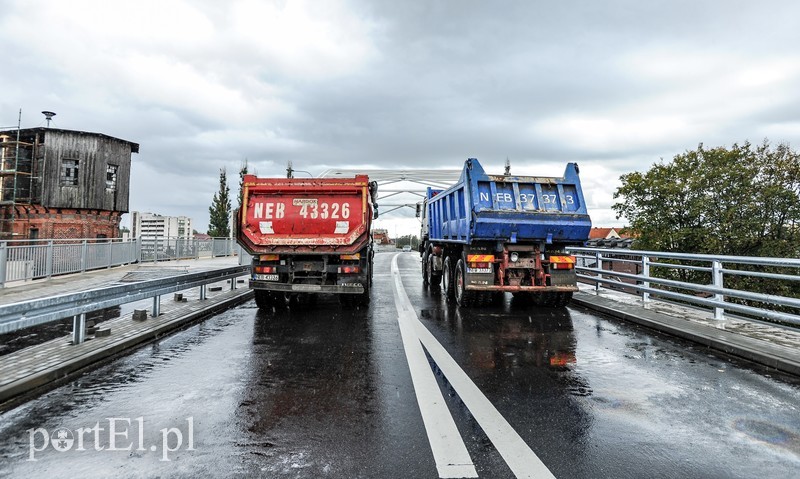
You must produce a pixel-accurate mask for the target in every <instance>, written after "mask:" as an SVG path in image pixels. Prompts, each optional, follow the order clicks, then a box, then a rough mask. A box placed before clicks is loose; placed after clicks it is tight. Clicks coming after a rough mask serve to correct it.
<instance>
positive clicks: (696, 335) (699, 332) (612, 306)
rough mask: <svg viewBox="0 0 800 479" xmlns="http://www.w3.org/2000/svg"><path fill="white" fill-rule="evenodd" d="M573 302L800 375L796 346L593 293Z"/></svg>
mask: <svg viewBox="0 0 800 479" xmlns="http://www.w3.org/2000/svg"><path fill="white" fill-rule="evenodd" d="M572 302H573V303H574V304H578V305H580V306H583V307H585V308H587V309H591V310H594V311H597V312H600V313H603V314H606V315H608V316H612V317H615V318H618V319H624V320H626V321H631V322H633V323H636V324H640V325H642V326H646V327H648V328H651V329H655V330H657V331H661V332H664V333H667V334H670V335H672V336H677V337H679V338H682V339H687V340H689V341H693V342H696V343H699V344H702V345H704V346H708V347H709V348H712V349H715V350H717V351H721V352H723V353H726V354H730V355H732V356H736V357H739V358H742V359H746V360H748V361H752V362H754V363H758V364H760V365H762V366H767V367H769V368H773V369H776V370H778V371H781V372H784V373H789V374H792V375H795V376H800V352H797V351H795V350H794V349H792V348H788V347H785V346H780V345H777V344H773V343H771V342H769V341H765V340H760V339H754V338H750V337H747V336H742V335H741V334H736V333H732V332H730V331H725V330H722V329H714V328H710V327H708V326H705V325H702V324H698V323H694V322H691V321H689V320H686V319H682V318H678V317H674V316H669V315H666V314H662V313H657V312H654V311H651V310H648V309H644V308H642V307H640V306H637V307H635V308H631V309H635V311H629V310H626V307H625V306H626V305H622V304H619V303H618V302H616V301H614V300H611V299H607V298H602V297H597V296H595V295H593V294H589V293H575V294H574V295H573V297H572Z"/></svg>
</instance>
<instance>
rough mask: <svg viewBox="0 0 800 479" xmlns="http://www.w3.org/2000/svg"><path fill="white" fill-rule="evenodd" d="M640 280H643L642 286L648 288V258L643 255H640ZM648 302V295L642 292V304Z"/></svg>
mask: <svg viewBox="0 0 800 479" xmlns="http://www.w3.org/2000/svg"><path fill="white" fill-rule="evenodd" d="M642 278H644V281H642V286H644V287H645V288H649V287H650V281H647V280H648V279H650V258H649V257H647V256H645V255H642ZM648 301H650V293H649V292H647V291H642V303H647V302H648Z"/></svg>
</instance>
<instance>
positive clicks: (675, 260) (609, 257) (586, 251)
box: [568, 248, 800, 326]
mask: <svg viewBox="0 0 800 479" xmlns="http://www.w3.org/2000/svg"><path fill="white" fill-rule="evenodd" d="M568 251H569V252H570V253H571V254H573V255H575V256H576V259H577V264H576V270H577V272H578V278H579V279H580V280H582V281H583V282H587V283H590V284H594V285H595V288H596V290H597V291H599V290H600V288H601V287H605V288H612V289H615V290H619V291H624V292H629V293H633V294H638V295H639V296H640V297H641V299H642V303H643V304H645V303H647V302H649V301H650V300H651V298H652V297H659V298H663V299H667V300H672V301H678V302H682V303H689V304H692V305H695V306H701V307H705V308H709V309H710V310H711V311H713V313H714V318H715V319H718V320H724V319H725V313H726V312H735V313H738V314H739V315H742V316H744V317H746V318H751V319H763V320H769V321H773V322H781V323H789V324H792V325H795V326H800V314H798V312H800V299H798V298H797V297H794V296H795V294H794V292H795V291H798V292H800V283H798V281H800V259H796V258H761V257H746V256H722V255H702V254H683V253H665V252H658V251H637V250H627V249H597V248H568ZM752 281H759V282H760V283H761V286H762V287H763V286H765V284H766V283H765V282H767V281H768V282H770V287H772V288H774V290H781V291H784V292H789V293H790V295H785V294H783V295H780V294H769V293H765V292H756V291H749V290H746V289H741V287H739V288H731V287H726V283H734V284H735V285H736V286H741V285H744V286H748V282H750V284H749V286H751V287H752ZM728 286H730V285H728ZM758 289H762V290H763V288H758Z"/></svg>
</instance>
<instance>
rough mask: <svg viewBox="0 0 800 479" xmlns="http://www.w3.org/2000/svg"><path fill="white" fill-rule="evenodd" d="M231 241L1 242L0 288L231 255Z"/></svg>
mask: <svg viewBox="0 0 800 479" xmlns="http://www.w3.org/2000/svg"><path fill="white" fill-rule="evenodd" d="M237 252H238V247H237V245H236V241H235V240H233V239H231V238H210V239H194V238H190V239H187V238H178V237H163V236H161V237H147V236H143V237H140V238H134V239H131V240H121V239H70V240H11V241H0V288H3V287H5V285H6V283H9V282H12V281H26V280H32V279H38V278H50V277H52V276H57V275H60V274H70V273H81V272H84V271H89V270H93V269H103V268H111V267H114V266H122V265H125V264H131V263H139V262H149V261H153V262H156V261H169V260H178V259H193V258H194V259H197V258H205V257H216V256H233V255H236V254H237Z"/></svg>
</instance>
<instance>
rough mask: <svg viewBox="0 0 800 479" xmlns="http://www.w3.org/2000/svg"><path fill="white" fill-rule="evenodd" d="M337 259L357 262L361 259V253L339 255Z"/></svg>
mask: <svg viewBox="0 0 800 479" xmlns="http://www.w3.org/2000/svg"><path fill="white" fill-rule="evenodd" d="M339 259H355V260H359V259H361V253H356V254H341V255H339Z"/></svg>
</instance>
